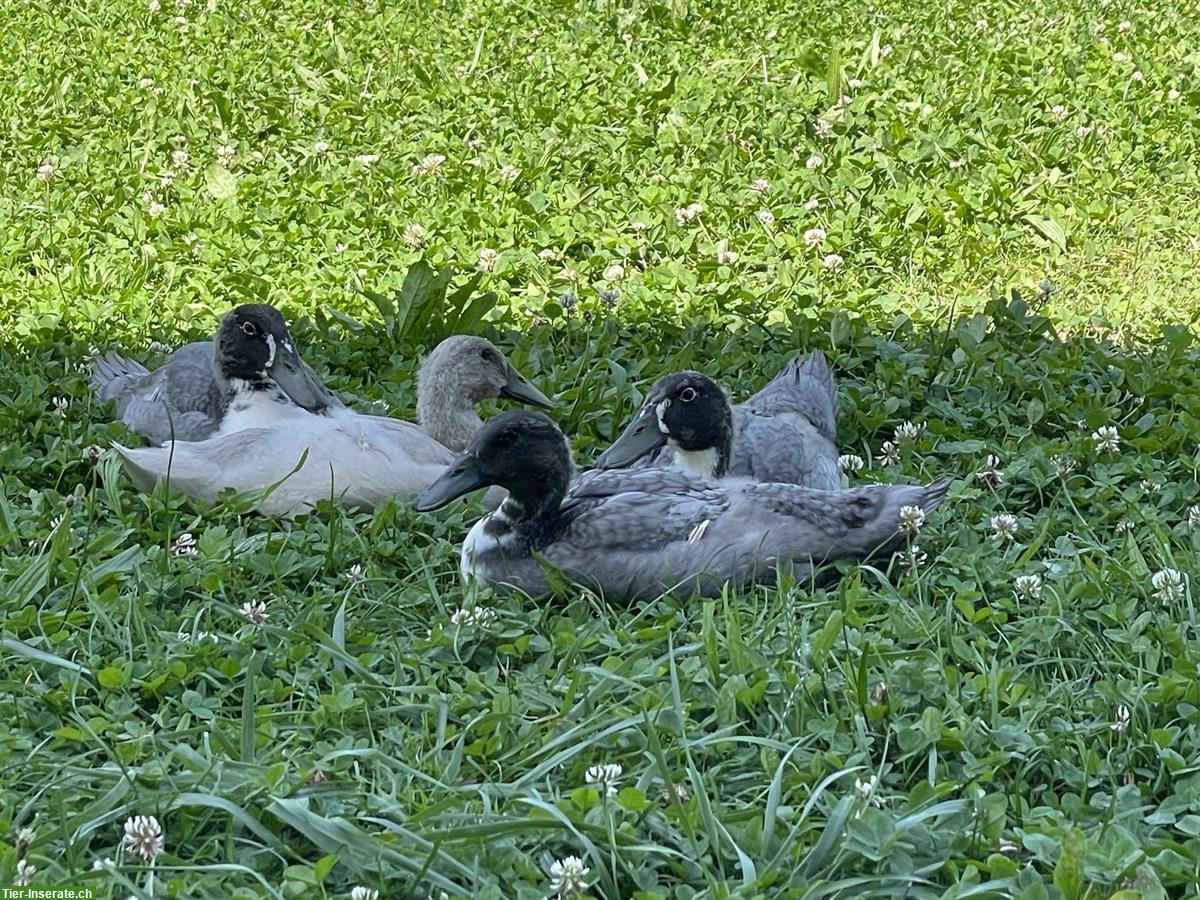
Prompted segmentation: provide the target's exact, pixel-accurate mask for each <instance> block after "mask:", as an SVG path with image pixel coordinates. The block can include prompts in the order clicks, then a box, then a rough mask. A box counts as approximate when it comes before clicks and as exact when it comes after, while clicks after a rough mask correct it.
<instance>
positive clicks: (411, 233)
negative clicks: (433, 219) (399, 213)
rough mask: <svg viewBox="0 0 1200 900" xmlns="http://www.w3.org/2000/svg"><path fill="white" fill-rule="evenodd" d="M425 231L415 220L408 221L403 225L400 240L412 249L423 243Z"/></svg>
mask: <svg viewBox="0 0 1200 900" xmlns="http://www.w3.org/2000/svg"><path fill="white" fill-rule="evenodd" d="M425 236H426V231H425V228H424V227H423V226H421V225H418V224H417V223H416V222H410V223H409V224H407V225H405V226H404V233H403V234H402V235H401V240H403V241H404V243H405V245H407V246H409V247H412V248H413V249H414V250H415V249H416V248H417V247H420V246H421V245H422V244H424V243H425Z"/></svg>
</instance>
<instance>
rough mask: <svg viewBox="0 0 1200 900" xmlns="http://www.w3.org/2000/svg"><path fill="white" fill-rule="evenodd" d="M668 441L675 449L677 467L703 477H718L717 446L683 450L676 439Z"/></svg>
mask: <svg viewBox="0 0 1200 900" xmlns="http://www.w3.org/2000/svg"><path fill="white" fill-rule="evenodd" d="M667 443H668V444H670V445H671V449H672V450H674V451H675V468H676V469H682V470H683V471H685V472H691V473H692V474H693V475H699V476H700V477H701V478H716V477H717V459H718V454H717V448H716V447H709V448H708V449H707V450H681V449H679V447H678V446H676V444H675V442H674V441H668V442H667Z"/></svg>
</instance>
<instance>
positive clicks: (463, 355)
mask: <svg viewBox="0 0 1200 900" xmlns="http://www.w3.org/2000/svg"><path fill="white" fill-rule="evenodd" d="M226 323H229V325H230V327H231V328H238V329H241V330H242V331H243V333H244V337H245V338H246V339H247V341H245V342H242V341H239V340H237V339H236V338H237V336H236V335H233V334H227V335H226V336H225V338H224V340H222V339H221V338H220V334H221V330H222V328H224V327H225V324H226ZM217 334H218V336H217V337H216V338H215V339H214V340H212V341H195V342H193V343H191V344H186V345H184V346H183V347H180V348H179V349H178V350H176V351H175V352H173V353H172V354H171V355H170V356H168V357H167V359H166V361H165V362H164V363H163V364H162V365H161V366H160V367H159V368H157V369H155V370H154V371H149V370H148V369H146V367H145V366H143V365H142V364H141V363H139V362H136V361H134V360H131V359H128V358H126V357H123V356H120V355H119V354H116V353H109V354H106V355H104V356H101V357H98V358H97V359H96V360H94V362H93V368H92V384H93V387H94V389H95V392H96V397H97V399H99V400H100V401H102V402H107V401H109V400H112V401H114V411H115V412H116V415H117V418H118V419H120V420H121V421H122V422H124V423H125V424H126V426H128V428H129V429H130V430H131V431H135V432H137V433H138V434H140V435H142V436H143V437H145V438H147V439H148V440H150V441H152V442H153V443H155V444H161V443H163V442H164V441H168V440H171V439H175V440H180V441H200V440H204V439H205V438H208V437H212V436H214V435H218V434H229V433H230V432H232V431H235V430H237V429H238V428H244V427H248V426H249V425H252V424H254V423H253V422H247V420H246V419H245V418H244V417H241V416H233V417H228V418H227V413H228V411H229V404H230V401H231V399H232V397H233V396H234V393H235V391H234V390H233V389H232V388H233V386H232V385H231V384H230V383H229V382H228V380H227V379H225V378H224V376H223V375H222V372H223V371H227V370H228V371H233V370H235V369H236V368H237V367H238V366H239V365H241V364H242V363H246V364H250V365H251V366H252V367H253V364H254V363H255V362H256V360H257V357H256V356H255V355H254V354H253V353H250V354H249V355H246V356H245V357H244V359H243V360H242V361H241V362H239V359H238V358H237V356H238V354H241V353H243V350H244V349H245V348H246V347H249V346H251V345H252V344H253V342H256V341H261V342H265V343H266V347H267V350H268V353H267V358H266V360H265V365H264V366H263V368H262V369H261V374H263V375H265V378H264V379H262V380H261V383H262V384H266V383H267V382H270V384H271V388H270V389H271V390H277V391H282V392H283V393H284V394H286V395H287V397H288V398H290V399H291V401H292V403H294V404H295V405H296V406H298V407H300V408H301V409H303V410H306V411H307V412H310V413H313V414H315V415H328V416H335V417H336V416H355V415H358V414H357V413H356V412H354V411H353V410H351V409H349V408H348V407H346V405H345V404H344V403H343V402H342V401H341V399H340V398H339V397H338V396H337V395H336V394H334V393H333V392H332V391H331V390H329V388H328V387H326V386H325V383H324V382H323V381H322V380H321V378H320V376H318V375H317V373H316V372H314V371H313V370H312V368H311V367H309V366H308V364H307V363H305V362H304V360H303V359H301V358H300V355H299V353H298V352H297V350H296V344H295V342H294V341H293V340H292V337H291V335H290V334H289V333H288V329H287V325H286V324H285V323H284V320H283V316H282V315H281V314H280V312H279V310H277V309H276V308H275V307H273V306H270V305H268V304H265V303H248V304H245V305H243V306H238V307H235V308H234V309H233V310H231V311H230V312H229V313H227V314H226V316H225V318H224V319H223V320H222V326H221V327H220V328H218V333H217ZM272 349H273V352H271V351H272ZM493 397H506V398H509V399H512V400H517V401H519V402H521V403H529V404H531V405H533V406H541V407H544V408H546V409H549V408H550V407H552V406H553V405H554V404H553V403H552V402H551V401H550V400H549V398H547V397H546V395H545V394H543V393H542V392H541V391H539V390H538V389H537V388H536V387H534V386H533V385H532V384H530V383H529V380H528V379H527V378H526V377H525V376H524V375H522V374H521V373H520V372H518V371H517V369H516V368H515V367H513V365H512V364H511V363H510V362H509V361H508V360H507V359H506V358H505V356H504V354H503V353H501V352H500V350H499V349H498V348H497V347H496V346H495V345H494V344H492V343H491V341H488V340H487V339H485V338H481V337H473V336H471V335H461V334H459V335H453V336H451V337H448V338H446V339H445V340H444V341H442V342H441V343H440V344H438V345H437V346H436V347H435V348H434V349H433V351H432V352H431V353H430V354H429V356H428V357H426V359H425V361H424V363H422V365H421V369H420V371H419V373H418V388H417V418H418V421H419V422H420V424H421V427H422V428H423V429H424V430H425V433H426V434H428V435H429V436H430V437H432V438H433V439H434V440H435V441H437V442H438V443H440V444H442V445H443V446H445V447H448V448H449V449H451V450H462V449H463V448H464V447H466V445H467V442H468V441H470V439H471V435H473V434H474V433H475V431H476V430H477V429H478V428H479V426H480V425H482V424H483V421H482V419H480V417H479V414H478V413H477V412H476V411H475V405H476V404H477V403H479V402H480V401H481V400H486V399H489V398H493Z"/></svg>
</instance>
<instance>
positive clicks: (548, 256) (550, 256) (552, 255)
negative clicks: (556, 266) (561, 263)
mask: <svg viewBox="0 0 1200 900" xmlns="http://www.w3.org/2000/svg"><path fill="white" fill-rule="evenodd" d="M538 259H540V260H542V261H543V262H554V260H556V259H558V251H557V250H554V249H553V248H551V247H546V248H544V249H542V250H539V251H538Z"/></svg>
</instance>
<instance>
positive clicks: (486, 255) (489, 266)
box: [478, 247, 500, 272]
mask: <svg viewBox="0 0 1200 900" xmlns="http://www.w3.org/2000/svg"><path fill="white" fill-rule="evenodd" d="M499 259H500V251H499V250H496V249H494V248H492V247H484V248H483V249H482V250H480V251H479V263H478V265H479V268H480V270H481V271H484V272H491V271H494V270H495V268H496V263H497V262H498V261H499Z"/></svg>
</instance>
